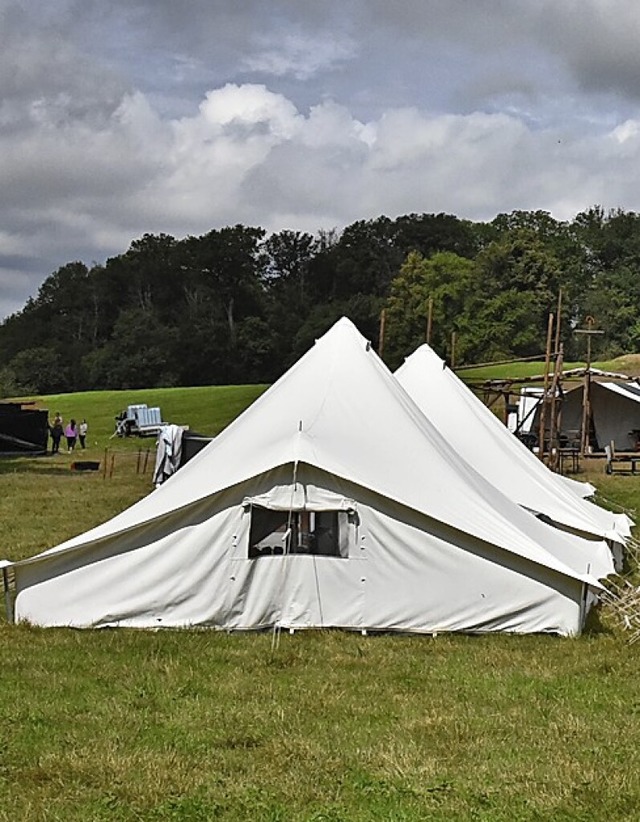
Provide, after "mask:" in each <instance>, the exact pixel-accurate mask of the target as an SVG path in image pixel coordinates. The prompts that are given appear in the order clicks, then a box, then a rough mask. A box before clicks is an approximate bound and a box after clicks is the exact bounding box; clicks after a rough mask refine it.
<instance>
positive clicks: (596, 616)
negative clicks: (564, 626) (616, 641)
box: [583, 605, 615, 636]
mask: <svg viewBox="0 0 640 822" xmlns="http://www.w3.org/2000/svg"><path fill="white" fill-rule="evenodd" d="M600 608H601V606H599V605H596V606H595V607H593V608H592V609H591V610H590V611H589V613H588V614H587V619H586V621H585V626H584V631H583V634H584V635H585V636H603V635H605V636H613V634H614V633H615V631H614V630H613V629H612V628H611V627H610V626H608V625H605V623H604V622H603V621H602V616H601V613H600Z"/></svg>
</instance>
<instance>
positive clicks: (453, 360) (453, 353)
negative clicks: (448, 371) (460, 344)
mask: <svg viewBox="0 0 640 822" xmlns="http://www.w3.org/2000/svg"><path fill="white" fill-rule="evenodd" d="M455 367H456V332H455V331H452V332H451V368H452V369H453V368H455Z"/></svg>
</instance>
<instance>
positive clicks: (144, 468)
mask: <svg viewBox="0 0 640 822" xmlns="http://www.w3.org/2000/svg"><path fill="white" fill-rule="evenodd" d="M149 450H150V449H149V448H147V452H146V454H145V455H144V465H143V466H142V473H143V474H146V473H147V463H148V462H149Z"/></svg>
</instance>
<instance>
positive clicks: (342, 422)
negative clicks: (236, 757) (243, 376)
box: [12, 319, 606, 635]
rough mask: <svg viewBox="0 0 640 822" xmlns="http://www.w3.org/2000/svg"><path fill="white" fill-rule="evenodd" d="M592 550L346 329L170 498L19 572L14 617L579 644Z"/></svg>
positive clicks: (174, 486)
mask: <svg viewBox="0 0 640 822" xmlns="http://www.w3.org/2000/svg"><path fill="white" fill-rule="evenodd" d="M583 543H584V540H580V539H577V538H575V537H573V536H571V535H567V534H563V533H561V532H560V531H558V530H557V529H555V528H551V527H549V526H548V525H546V524H544V523H542V522H540V521H539V520H538V519H536V518H535V517H534V516H532V515H531V514H529V513H528V512H526V511H524V510H523V509H522V508H520V507H518V506H516V505H514V504H513V503H512V502H511V501H510V500H508V499H507V498H506V497H504V496H503V495H502V494H501V493H500V492H498V491H497V490H496V489H495V488H493V486H491V485H490V484H489V483H487V482H486V481H485V480H484V479H483V478H482V477H481V476H480V475H479V474H477V473H476V472H475V471H474V470H473V469H471V468H470V467H469V466H468V465H467V464H466V463H465V462H464V461H463V460H461V459H460V458H459V456H458V455H457V454H456V452H455V451H453V449H451V448H450V446H449V445H448V444H447V443H446V442H445V441H444V439H443V438H442V437H441V436H440V435H439V434H438V432H437V431H436V430H435V429H434V428H433V426H431V425H430V423H429V422H428V421H427V420H426V419H425V417H424V416H423V415H422V413H421V412H420V411H419V410H418V408H417V407H416V406H415V404H414V403H413V401H412V400H411V399H410V398H409V397H408V395H407V394H406V393H405V392H404V390H403V389H402V388H401V387H400V385H399V383H398V382H397V381H396V380H394V378H393V376H392V375H391V374H390V373H389V371H388V370H387V369H386V367H385V366H384V364H383V363H382V362H381V361H380V360H379V358H378V357H377V355H376V354H375V353H374V351H373V350H371V348H370V346H369V344H368V343H367V341H366V340H365V339H364V338H363V337H362V336H361V335H360V334H359V333H358V331H357V330H356V329H355V327H354V326H353V325H352V324H351V323H350V322H349V321H348V320H346V319H342V320H341V321H339V322H338V323H337V324H336V325H335V326H334V327H333V328H332V329H331V330H330V331H329V332H328V333H327V334H326V335H325V336H324V337H322V338H321V339H320V340H319V341H318V342H317V343H316V345H315V346H314V347H313V348H312V349H311V350H310V351H309V352H308V353H307V354H306V355H305V356H304V357H303V358H302V359H301V360H300V361H299V362H298V363H297V364H296V365H294V366H293V367H292V368H291V369H290V370H289V371H288V372H287V373H286V374H285V375H284V376H283V377H282V378H281V379H280V380H278V382H277V383H275V384H274V385H273V386H272V387H271V388H270V389H269V390H268V391H267V392H265V394H263V395H262V396H261V397H260V398H259V399H258V400H256V402H255V403H253V405H252V406H250V407H249V408H248V409H247V410H246V411H245V412H244V413H243V414H242V415H241V416H240V417H238V418H237V419H236V420H235V421H234V422H233V423H232V424H231V425H230V426H229V427H228V428H227V429H225V431H223V432H222V433H221V434H220V435H219V436H218V437H217V438H216V439H215V440H213V442H211V443H210V445H208V446H207V447H206V448H204V449H203V450H202V451H201V452H200V453H199V454H198V455H197V456H196V457H194V459H193V460H191V461H190V462H189V463H188V464H187V465H185V466H184V468H182V469H181V470H180V471H179V472H177V473H176V474H175V475H174V476H173V477H171V478H170V479H169V480H168V481H167V482H165V483H164V484H163V485H161V486H160V488H158V489H157V490H155V491H154V492H152V493H151V494H149V496H147V497H145V498H144V499H143V500H141V501H140V502H138V503H137V504H135V505H134V506H132V507H131V508H129V509H128V510H126V511H124V512H123V513H122V514H120V515H118V516H116V517H115V518H114V519H112V520H110V521H109V522H107V523H104V524H103V525H99V526H98V527H96V528H94V529H92V530H91V531H88V532H87V533H85V534H82V535H80V536H78V537H75V538H74V539H71V540H68V541H67V542H65V543H63V544H61V545H59V546H57V547H55V548H52V549H50V550H49V551H46V552H44V553H42V554H40V555H38V556H35V557H32V558H30V559H27V560H24V561H21V562H16V563H13V565H12V570H13V573H14V576H15V590H16V598H15V617H16V619H17V620H28V621H30V622H32V623H35V624H38V625H68V626H75V627H102V626H130V627H145V628H148V627H154V628H155V627H159V626H167V627H170V626H174V627H175V626H179V627H184V626H191V625H205V626H212V627H217V628H224V629H229V630H232V629H233V630H240V629H257V628H264V627H267V626H274V625H278V626H281V627H285V628H287V627H288V628H306V627H342V628H348V629H356V630H366V629H371V630H401V631H418V632H438V631H474V632H485V631H513V632H533V631H536V632H538V631H544V632H555V633H559V634H563V635H570V634H576V633H578V632H579V631H580V630H581V628H582V626H583V623H584V618H585V611H586V603H587V601H588V599H589V592H591V591H593V590H595V589H597V588H598V587H599V583H598V582H597V580H596V578H595V576H596V575H598V572H599V563H601V562H603V561H604V560H603V559H602V553H601V551H602V550H606V546H604V543H602V544H600V545H598V544H597V543H590V544H589V547H588V549H585V545H584V544H583Z"/></svg>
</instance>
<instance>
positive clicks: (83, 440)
mask: <svg viewBox="0 0 640 822" xmlns="http://www.w3.org/2000/svg"><path fill="white" fill-rule="evenodd" d="M88 430H89V426H88V425H87V421H86V420H85V419H83V420H82V422H81V423H80V425H79V426H78V439H79V440H80V448H86V446H87V431H88Z"/></svg>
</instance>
